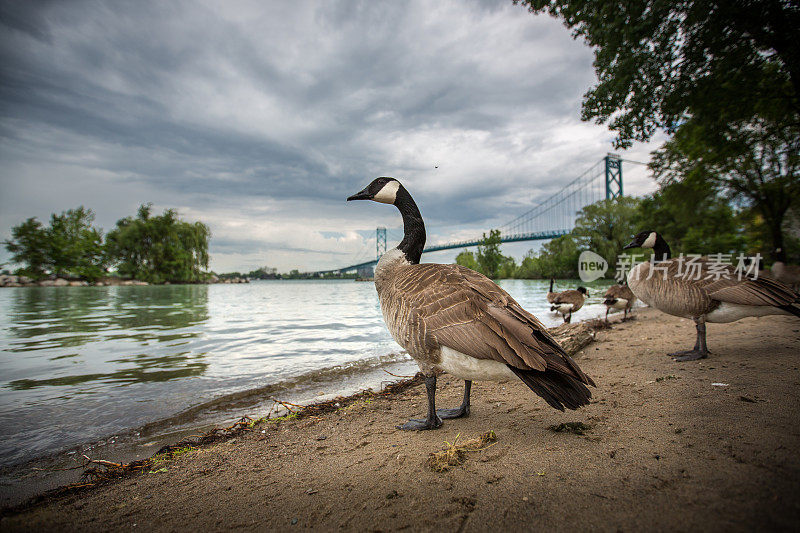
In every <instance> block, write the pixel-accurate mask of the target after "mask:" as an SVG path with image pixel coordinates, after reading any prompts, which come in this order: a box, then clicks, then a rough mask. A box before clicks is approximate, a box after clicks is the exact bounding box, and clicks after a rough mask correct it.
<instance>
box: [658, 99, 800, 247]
mask: <svg viewBox="0 0 800 533" xmlns="http://www.w3.org/2000/svg"><path fill="white" fill-rule="evenodd" d="M764 115H765V116H766V115H767V113H764ZM651 168H652V169H653V171H654V173H655V176H656V177H657V178H658V179H659V181H660V183H661V184H662V185H664V186H673V187H675V184H676V183H677V182H681V181H682V182H685V183H687V184H688V185H687V187H684V190H685V191H687V192H691V189H692V188H697V187H704V188H706V189H711V190H713V191H717V190H719V191H721V192H723V193H725V194H726V195H727V197H728V198H730V199H731V200H735V201H737V202H739V203H740V204H741V205H743V206H745V207H746V208H748V209H751V210H753V211H754V212H755V213H757V214H758V215H759V217H760V220H761V221H763V223H764V225H765V227H766V229H767V232H768V237H769V245H770V249H775V248H785V247H786V246H785V238H784V225H785V223H786V218H787V214H788V212H789V210H790V209H791V208H792V207H793V206H794V207H800V134H798V130H797V128H794V127H793V126H791V125H787V124H782V123H781V122H780V119H779V118H778V117H774V118H765V117H759V118H757V119H754V120H751V121H748V122H744V123H731V124H728V125H727V126H725V127H724V128H722V129H720V128H719V127H715V128H709V127H708V126H707V125H706V124H703V123H701V122H699V121H697V120H694V119H693V120H690V121H688V122H687V123H686V124H684V125H683V126H681V127H680V128H679V129H678V131H677V132H676V133H675V135H674V136H673V138H672V139H670V140H669V141H668V142H667V143H666V144H665V145H664V146H663V147H662V148H661V149H660V150H658V151H656V152H655V158H654V160H653V162H652V163H651ZM694 196H697V195H696V194H695V195H694ZM684 205H686V204H685V203H684ZM695 207H698V206H695ZM695 218H696V217H695Z"/></svg>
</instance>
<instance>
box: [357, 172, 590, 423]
mask: <svg viewBox="0 0 800 533" xmlns="http://www.w3.org/2000/svg"><path fill="white" fill-rule="evenodd" d="M347 200H348V201H350V200H372V201H375V202H380V203H385V204H393V205H395V206H396V207H397V208H398V209H399V210H400V214H401V215H402V216H403V227H404V236H403V240H402V241H401V242H400V244H399V245H398V246H397V248H394V249H392V250H389V251H388V252H386V253H385V254H383V256H381V258H380V260H379V261H378V264H377V266H376V267H375V288H376V289H377V290H378V298H379V300H380V303H381V311H382V313H383V319H384V321H385V322H386V326H387V327H388V329H389V332H390V333H391V334H392V337H394V339H395V340H396V341H397V342H398V344H400V345H401V346H402V347H403V348H405V349H406V350H407V351H408V353H409V355H411V357H413V358H414V360H416V362H417V364H419V367H420V370H421V371H422V373H423V374H424V375H425V389H426V390H427V393H428V415H427V418H426V419H425V420H415V419H412V420H410V421H408V422H407V423H405V424H404V425H402V426H398V427H399V428H400V429H405V430H422V429H436V428H438V427H440V426H441V425H442V419H443V418H445V419H447V418H458V417H464V416H468V415H469V405H470V387H471V385H472V380H505V379H513V378H514V377H518V378H520V379H521V380H522V381H523V382H524V383H525V385H527V386H528V387H529V388H530V389H531V390H533V392H535V393H536V394H538V395H539V396H541V397H542V398H543V399H544V400H545V401H546V402H547V403H548V404H549V405H551V406H552V407H554V408H556V409H560V410H562V411H563V410H564V408H565V407H566V408H568V409H577V408H578V407H580V406H582V405H586V404H587V403H589V398H590V397H591V392H590V391H589V389H588V388H587V387H586V385H592V386H594V382H593V381H592V380H591V378H589V377H588V376H587V375H586V374H584V373H583V371H581V369H580V368H579V367H578V365H577V364H576V363H575V361H573V360H572V358H571V357H569V356H568V355H567V354H566V353H565V352H564V350H563V349H562V348H561V346H559V345H558V343H557V342H556V341H555V340H554V339H553V338H552V337H551V336H550V334H549V333H548V332H547V330H546V329H545V327H544V326H543V325H542V323H541V322H539V321H538V320H537V319H536V317H535V316H533V315H532V314H530V313H528V312H527V311H525V309H523V308H522V307H521V306H520V305H519V304H518V303H517V302H516V301H515V300H514V299H513V298H512V297H511V296H510V295H509V294H508V293H507V292H505V291H504V290H503V289H501V288H500V287H498V286H497V285H496V284H495V283H494V282H492V280H490V279H489V278H487V277H486V276H484V275H482V274H479V273H477V272H475V271H474V270H470V269H468V268H466V267H463V266H460V265H437V264H422V265H421V264H419V259H420V256H421V255H422V249H423V247H424V246H425V225H424V223H423V222H422V215H421V214H420V212H419V209H418V208H417V204H416V203H414V200H413V199H412V198H411V195H410V194H409V193H408V191H407V190H406V189H405V187H403V186H402V185H401V184H400V182H399V181H397V180H396V179H394V178H377V179H375V180H374V181H373V182H372V183H370V184H369V185H368V186H367V187H366V188H365V189H364V190H362V191H361V192H359V193H356V194H354V195H353V196H350V197H349V198H348V199H347ZM442 372H447V373H449V374H452V375H454V376H456V377H459V378H461V379H463V380H464V400H463V402H462V403H461V406H460V407H458V408H456V409H439V410H437V409H436V405H435V394H436V376H437V375H439V374H441V373H442Z"/></svg>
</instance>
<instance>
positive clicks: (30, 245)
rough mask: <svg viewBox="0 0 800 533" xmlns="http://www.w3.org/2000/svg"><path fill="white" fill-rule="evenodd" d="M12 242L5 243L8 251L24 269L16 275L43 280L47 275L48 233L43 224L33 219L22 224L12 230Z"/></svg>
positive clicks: (13, 259) (19, 270) (20, 269)
mask: <svg viewBox="0 0 800 533" xmlns="http://www.w3.org/2000/svg"><path fill="white" fill-rule="evenodd" d="M11 236H12V239H11V240H7V241H5V246H6V250H8V251H9V252H11V254H12V256H11V261H13V262H14V263H20V264H22V265H24V266H23V267H21V268H19V269H17V271H16V273H17V274H19V275H22V276H29V277H31V278H34V279H41V278H43V277H45V276H46V275H47V267H48V261H47V232H46V231H45V230H44V228H42V223H41V222H39V221H38V220H36V217H31V218H29V219H28V220H26V221H25V222H23V223H22V224H19V225H17V226H14V227H13V228H11Z"/></svg>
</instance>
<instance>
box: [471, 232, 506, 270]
mask: <svg viewBox="0 0 800 533" xmlns="http://www.w3.org/2000/svg"><path fill="white" fill-rule="evenodd" d="M501 242H502V238H501V237H500V230H497V229H493V230H489V235H488V236H487V235H486V234H485V233H484V234H483V240H482V241H481V243H480V244H479V245H478V257H477V261H478V267H479V272H481V273H482V274H484V275H485V276H486V277H489V278H496V277H498V275H499V274H500V265H502V264H503V259H504V258H503V254H502V253H500V243H501Z"/></svg>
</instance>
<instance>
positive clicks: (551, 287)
mask: <svg viewBox="0 0 800 533" xmlns="http://www.w3.org/2000/svg"><path fill="white" fill-rule="evenodd" d="M549 292H553V278H550V291H549Z"/></svg>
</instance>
